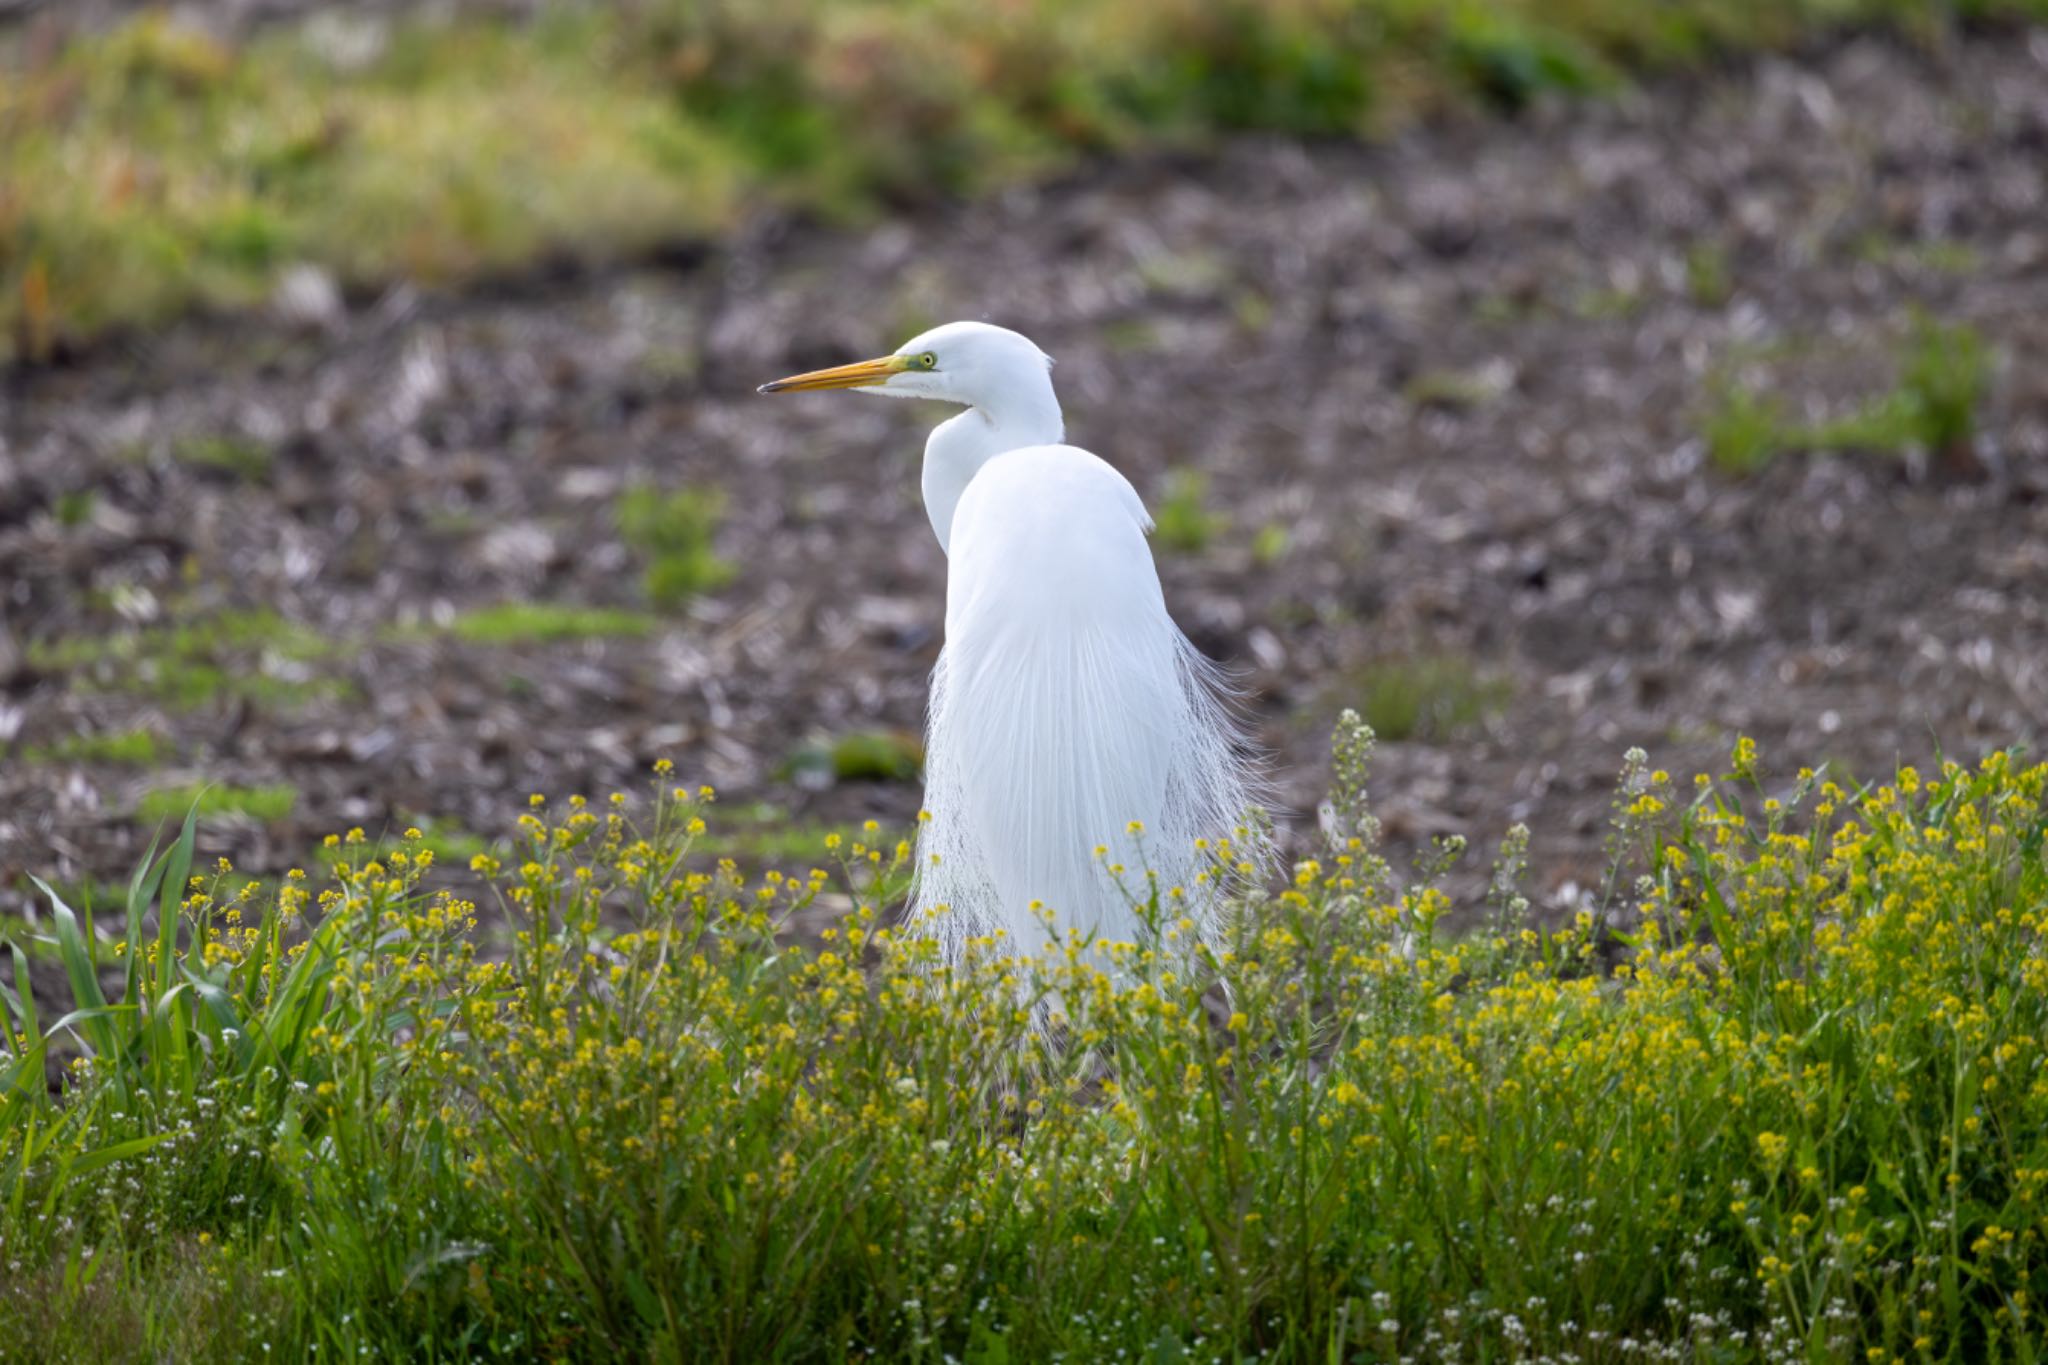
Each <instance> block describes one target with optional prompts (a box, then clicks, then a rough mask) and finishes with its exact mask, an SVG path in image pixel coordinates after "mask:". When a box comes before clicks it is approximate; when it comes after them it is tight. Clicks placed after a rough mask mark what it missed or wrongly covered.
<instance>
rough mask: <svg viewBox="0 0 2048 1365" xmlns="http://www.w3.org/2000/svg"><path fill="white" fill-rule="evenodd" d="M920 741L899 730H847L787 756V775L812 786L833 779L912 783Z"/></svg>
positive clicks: (919, 764) (919, 768)
mask: <svg viewBox="0 0 2048 1365" xmlns="http://www.w3.org/2000/svg"><path fill="white" fill-rule="evenodd" d="M923 771H924V741H923V740H921V739H920V738H918V736H916V735H914V734H909V733H906V732H904V731H901V730H850V731H847V732H846V733H844V734H838V735H832V736H829V737H827V738H823V739H815V740H811V741H809V742H807V743H805V744H803V745H800V746H799V747H798V748H797V750H796V752H795V753H793V754H791V755H790V758H789V762H788V764H786V765H785V767H784V773H785V775H787V776H791V777H794V778H796V779H797V780H798V781H799V782H805V781H808V782H809V783H811V784H813V785H816V786H830V785H831V784H832V783H834V782H915V781H916V780H917V777H918V774H920V773H922V772H923Z"/></svg>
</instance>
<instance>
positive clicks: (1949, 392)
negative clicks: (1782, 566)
mask: <svg viewBox="0 0 2048 1365" xmlns="http://www.w3.org/2000/svg"><path fill="white" fill-rule="evenodd" d="M1896 365H1897V370H1898V382H1897V383H1896V384H1895V385H1894V387H1892V388H1891V389H1890V390H1888V391H1887V392H1885V393H1882V394H1879V395H1877V396H1876V397H1874V398H1871V399H1868V400H1866V401H1865V402H1863V403H1861V404H1859V405H1857V406H1856V407H1854V408H1853V409H1851V410H1850V411H1848V412H1847V413H1844V414H1843V415H1841V416H1838V417H1833V418H1828V419H1826V420H1823V421H1817V422H1796V421H1793V420H1791V419H1790V418H1788V417H1787V416H1786V414H1785V411H1784V408H1783V406H1782V404H1780V403H1779V402H1778V401H1777V400H1776V399H1775V398H1771V397H1768V396H1765V395H1761V394H1757V393H1755V392H1753V391H1751V390H1749V389H1747V388H1744V387H1742V386H1741V385H1740V384H1738V383H1736V382H1734V381H1732V380H1730V379H1727V378H1725V377H1724V378H1723V379H1722V380H1721V381H1720V383H1719V386H1718V388H1717V389H1716V391H1715V395H1714V397H1713V399H1712V401H1711V403H1710V406H1709V408H1708V411H1707V416H1706V420H1705V428H1704V431H1705V437H1706V442H1707V453H1708V457H1709V458H1710V459H1711V460H1712V461H1713V463H1714V465H1715V467H1717V468H1719V469H1721V470H1722V471H1724V472H1726V473H1730V474H1748V473H1753V472H1754V471H1756V470H1758V469H1761V468H1762V467H1763V466H1764V465H1766V464H1769V463H1770V462H1771V461H1772V460H1774V459H1776V458H1777V457H1778V456H1780V455H1783V454H1785V453H1787V452H1790V451H1795V450H1862V451H1869V452H1873V453H1877V454H1900V453H1903V452H1905V451H1908V450H1914V449H1918V450H1924V451H1928V452H1931V453H1933V454H1936V455H1942V456H1946V457H1949V458H1952V459H1953V458H1957V457H1960V456H1966V455H1967V454H1968V453H1969V448H1970V445H1971V442H1972V441H1973V440H1974V439H1975V436H1976V432H1977V411H1978V409H1979V408H1980V407H1981V406H1982V404H1983V402H1984V399H1985V397H1986V396H1987V394H1988V393H1989V391H1990V387H1991V367H1992V354H1991V351H1990V348H1989V347H1988V346H1987V345H1986V344H1985V342H1984V339H1983V337H1982V336H1981V335H1980V334H1979V333H1978V332H1977V331H1976V329H1975V328H1973V327H1970V326H1969V325H1967V324H1961V323H1959V324H1955V325H1944V324H1942V323H1940V322H1937V321H1935V320H1934V319H1932V318H1929V317H1926V316H1925V315H1919V316H1916V317H1915V318H1914V320H1913V323H1912V326H1911V328H1910V329H1909V330H1908V332H1907V334H1906V336H1905V338H1904V339H1903V340H1902V341H1901V343H1900V344H1899V347H1898V354H1897V359H1896Z"/></svg>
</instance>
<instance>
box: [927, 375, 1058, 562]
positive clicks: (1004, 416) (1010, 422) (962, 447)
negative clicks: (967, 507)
mask: <svg viewBox="0 0 2048 1365" xmlns="http://www.w3.org/2000/svg"><path fill="white" fill-rule="evenodd" d="M1033 380H1035V382H1032V381H1033ZM1006 390H1007V391H1006V392H1005V393H1004V394H1003V395H1002V397H1001V398H1000V399H999V400H998V401H995V402H987V403H983V404H980V405H977V406H975V407H971V408H969V409H967V411H965V412H963V413H961V414H960V415H959V416H957V417H954V418H951V419H950V420H948V421H944V422H941V423H939V425H938V426H936V427H934V428H932V434H931V436H930V437H929V438H927V439H926V441H925V443H924V478H923V491H924V510H925V515H926V516H928V517H930V518H931V521H932V531H933V532H934V533H935V534H936V535H937V536H938V538H939V548H940V549H941V550H944V551H946V552H947V553H948V554H950V553H951V552H952V539H953V509H954V508H956V507H958V506H959V505H960V495H961V494H962V493H965V492H966V491H967V485H968V483H969V481H971V480H972V479H973V478H974V476H975V474H976V473H978V472H979V471H980V469H981V467H982V466H983V465H985V464H987V463H988V462H989V461H990V460H992V459H994V458H995V457H996V456H998V455H1001V454H1002V453H1003V452H1004V451H1008V450H1017V449H1020V448H1021V447H1024V446H1042V445H1058V444H1059V443H1060V442H1061V441H1062V440H1064V439H1065V437H1066V423H1065V422H1064V421H1063V420H1062V419H1061V417H1060V403H1059V399H1058V398H1056V397H1054V396H1053V391H1052V378H1051V376H1049V375H1047V374H1045V373H1044V372H1043V371H1042V370H1041V371H1039V372H1038V373H1037V374H1036V375H1034V376H1028V377H1024V382H1020V383H1018V384H1016V385H1014V386H1006Z"/></svg>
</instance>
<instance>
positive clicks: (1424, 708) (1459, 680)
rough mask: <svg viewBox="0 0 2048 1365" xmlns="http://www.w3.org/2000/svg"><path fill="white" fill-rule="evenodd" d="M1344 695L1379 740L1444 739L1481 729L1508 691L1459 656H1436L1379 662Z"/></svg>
mask: <svg viewBox="0 0 2048 1365" xmlns="http://www.w3.org/2000/svg"><path fill="white" fill-rule="evenodd" d="M1344 692H1345V697H1346V700H1348V701H1351V702H1352V703H1353V704H1355V705H1356V706H1357V708H1358V710H1359V713H1360V714H1361V715H1363V716H1364V718H1365V722H1366V724H1368V725H1370V726H1371V727H1372V728H1373V732H1374V733H1375V734H1378V735H1380V736H1382V737H1383V738H1386V739H1394V740H1400V739H1426V740H1443V739H1451V738H1454V737H1456V736H1459V735H1463V734H1465V733H1467V732H1469V731H1470V730H1472V729H1473V728H1474V727H1476V726H1480V725H1483V724H1485V723H1486V721H1487V719H1488V718H1489V717H1491V716H1493V715H1494V714H1495V713H1497V712H1498V711H1499V710H1500V709H1501V708H1502V707H1503V706H1505V705H1506V704H1507V701H1508V692H1509V688H1508V684H1507V682H1506V680H1505V679H1502V678H1497V677H1491V676H1488V675H1487V674H1486V673H1485V672H1484V671H1482V670H1481V669H1480V668H1479V666H1478V665H1477V664H1475V663H1474V662H1473V661H1472V660H1470V659H1468V658H1466V657H1464V656H1463V655H1459V654H1445V653H1435V654H1416V655H1409V656H1404V657H1399V658H1392V659H1385V660H1381V661H1379V662H1377V663H1374V664H1373V665H1371V666H1370V667H1369V668H1366V669H1364V670H1363V671H1362V672H1360V673H1359V674H1358V675H1356V676H1355V677H1354V678H1353V679H1351V680H1350V681H1349V682H1347V684H1346V685H1345V688H1344Z"/></svg>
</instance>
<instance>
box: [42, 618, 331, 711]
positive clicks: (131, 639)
mask: <svg viewBox="0 0 2048 1365" xmlns="http://www.w3.org/2000/svg"><path fill="white" fill-rule="evenodd" d="M342 653H343V651H342V649H341V647H340V646H338V645H337V644H336V643H335V642H334V641H333V640H331V639H329V638H327V637H325V636H323V635H321V634H320V633H318V632H317V631H314V630H312V629H311V628H309V627H306V626H302V625H299V624H297V623H295V622H291V621H288V620H286V619H285V618H283V617H282V616H279V615H278V614H277V613H276V612H274V611H271V610H269V609H268V608H256V609H249V610H241V609H229V610H219V611H200V612H195V613H194V614H192V615H189V616H186V617H185V618H184V619H181V620H178V621H175V622H169V623H165V624H160V625H151V626H144V627H141V628H139V629H134V630H125V631H120V632H117V633H112V634H94V635H75V636H68V637H64V638H60V639H46V640H36V641H31V642H30V644H29V646H28V649H27V655H28V661H29V663H30V665H31V666H33V667H35V668H37V669H39V670H41V671H43V672H46V673H58V674H64V675H67V676H68V677H69V678H70V679H71V680H72V682H73V684H74V685H76V686H80V687H85V688H99V689H104V690H107V691H115V692H125V693H130V694H132V695H136V696H142V697H151V698H155V699H157V700H160V701H163V702H165V703H167V704H169V705H172V706H177V707H187V708H189V707H198V706H204V705H207V704H208V703H210V702H214V701H217V700H223V699H233V698H241V699H244V700H248V701H253V702H267V703H273V704H278V705H291V704H294V703H297V702H302V701H305V700H308V699H310V698H313V697H320V696H333V695H339V694H345V693H346V692H347V691H348V690H349V687H350V684H349V682H348V680H346V679H344V678H339V677H336V676H334V675H333V673H332V672H331V671H322V670H323V668H331V666H332V665H333V663H334V662H335V661H336V660H337V659H338V658H339V657H340V656H341V654H342Z"/></svg>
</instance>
